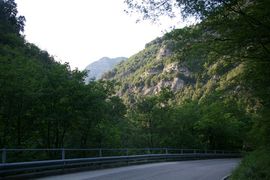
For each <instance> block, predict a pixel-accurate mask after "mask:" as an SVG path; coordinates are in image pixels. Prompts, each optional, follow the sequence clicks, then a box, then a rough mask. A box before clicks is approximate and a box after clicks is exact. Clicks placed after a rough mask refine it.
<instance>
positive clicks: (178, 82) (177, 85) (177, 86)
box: [171, 78, 185, 92]
mask: <svg viewBox="0 0 270 180" xmlns="http://www.w3.org/2000/svg"><path fill="white" fill-rule="evenodd" d="M184 85H185V82H184V81H183V80H182V79H180V78H174V79H173V82H172V85H171V88H172V91H174V92H175V91H179V90H181V89H183V88H184Z"/></svg>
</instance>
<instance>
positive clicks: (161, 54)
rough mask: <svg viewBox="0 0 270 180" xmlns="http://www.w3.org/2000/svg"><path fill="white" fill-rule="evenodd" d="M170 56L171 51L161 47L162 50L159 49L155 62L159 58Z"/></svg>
mask: <svg viewBox="0 0 270 180" xmlns="http://www.w3.org/2000/svg"><path fill="white" fill-rule="evenodd" d="M171 55H172V50H171V49H170V48H168V47H167V46H163V47H162V48H160V50H159V52H158V54H157V57H156V58H157V60H160V59H161V58H164V57H169V56H171Z"/></svg>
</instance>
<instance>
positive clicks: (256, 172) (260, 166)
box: [230, 148, 270, 180]
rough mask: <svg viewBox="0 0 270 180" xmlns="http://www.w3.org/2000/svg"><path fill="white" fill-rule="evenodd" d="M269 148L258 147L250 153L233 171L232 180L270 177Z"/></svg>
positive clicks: (252, 179)
mask: <svg viewBox="0 0 270 180" xmlns="http://www.w3.org/2000/svg"><path fill="white" fill-rule="evenodd" d="M269 153H270V151H269V148H263V149H258V150H256V151H254V152H251V153H249V154H248V155H246V156H245V158H244V159H243V160H242V162H241V163H240V166H239V167H237V169H236V170H235V171H234V172H233V174H232V176H231V177H230V179H232V180H261V179H270V156H269Z"/></svg>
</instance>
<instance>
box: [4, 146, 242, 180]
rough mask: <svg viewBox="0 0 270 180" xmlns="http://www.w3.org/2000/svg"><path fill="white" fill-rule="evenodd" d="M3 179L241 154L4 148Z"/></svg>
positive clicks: (154, 150)
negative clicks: (86, 168) (55, 171)
mask: <svg viewBox="0 0 270 180" xmlns="http://www.w3.org/2000/svg"><path fill="white" fill-rule="evenodd" d="M0 151H1V154H2V156H1V157H2V161H1V162H2V163H0V177H2V178H4V177H10V176H18V175H21V174H42V173H45V172H46V173H48V171H50V172H53V170H57V171H63V170H68V169H70V168H78V169H80V168H82V167H88V168H91V167H92V168H93V167H94V168H99V167H103V166H108V165H111V166H112V165H114V166H119V165H129V164H136V163H149V162H159V161H180V160H192V159H213V158H236V157H240V156H241V154H240V153H238V152H232V151H221V150H200V149H174V148H136V149H135V148H133V149H131V148H125V149H102V148H99V149H65V148H62V149H1V150H0Z"/></svg>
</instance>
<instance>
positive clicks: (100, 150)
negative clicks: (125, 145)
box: [99, 149, 102, 157]
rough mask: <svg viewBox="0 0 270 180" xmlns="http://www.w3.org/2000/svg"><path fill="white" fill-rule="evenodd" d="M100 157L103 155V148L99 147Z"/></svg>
mask: <svg viewBox="0 0 270 180" xmlns="http://www.w3.org/2000/svg"><path fill="white" fill-rule="evenodd" d="M99 157H102V149H99Z"/></svg>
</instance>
